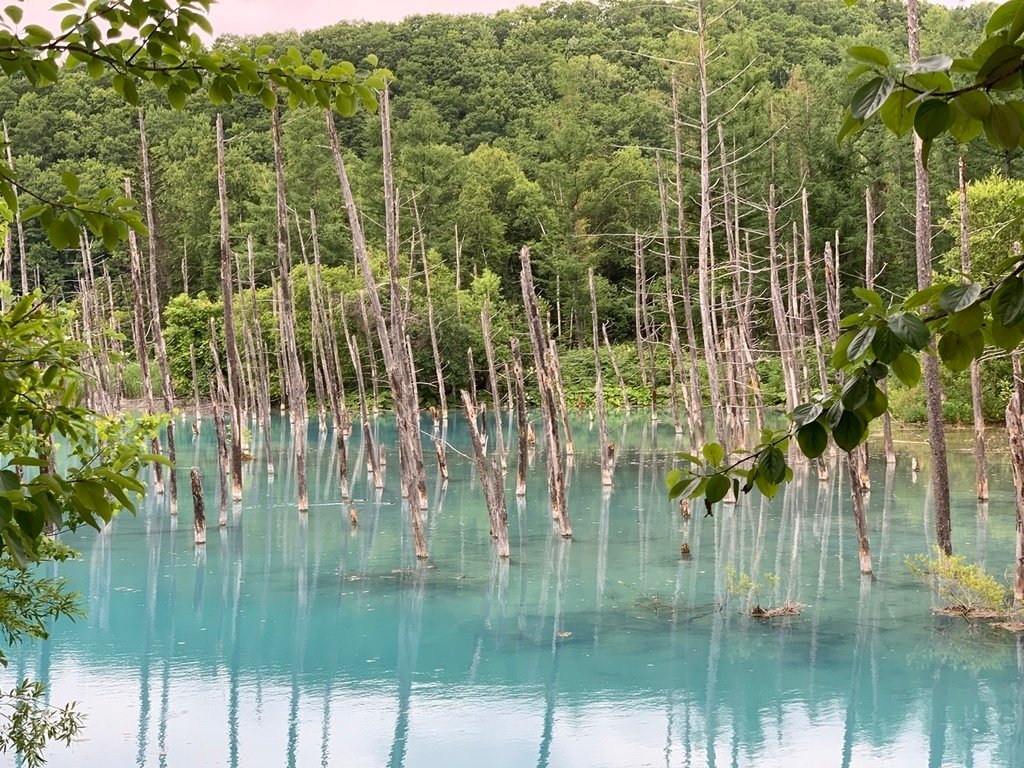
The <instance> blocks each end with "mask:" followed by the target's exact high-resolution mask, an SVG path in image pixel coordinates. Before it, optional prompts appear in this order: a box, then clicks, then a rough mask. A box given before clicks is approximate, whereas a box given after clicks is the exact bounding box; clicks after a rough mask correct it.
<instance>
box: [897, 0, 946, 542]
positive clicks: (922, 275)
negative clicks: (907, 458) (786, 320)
mask: <svg viewBox="0 0 1024 768" xmlns="http://www.w3.org/2000/svg"><path fill="white" fill-rule="evenodd" d="M919 30H920V24H919V22H918V11H917V0H907V31H908V36H909V42H910V61H911V62H912V63H913V62H916V61H917V60H918V58H919V56H920V42H919ZM914 169H915V177H916V180H917V199H916V206H915V211H916V229H915V240H916V243H917V287H918V289H919V290H922V289H924V288H928V287H929V286H930V285H931V284H932V202H931V190H930V179H931V176H930V174H929V172H928V167H927V166H926V165H925V162H924V145H923V143H922V141H921V139H920V137H919V136H917V134H915V135H914ZM924 385H925V392H926V394H927V398H928V444H929V447H930V449H931V455H932V493H933V496H934V498H935V536H936V539H937V540H938V545H939V549H941V550H942V551H943V552H944V553H945V554H947V555H951V554H953V523H952V518H951V516H950V502H949V467H948V464H947V461H946V425H945V420H944V418H943V415H942V381H941V380H940V378H939V363H938V360H937V359H936V357H935V356H933V355H925V356H924Z"/></svg>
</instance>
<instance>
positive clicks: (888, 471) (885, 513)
mask: <svg viewBox="0 0 1024 768" xmlns="http://www.w3.org/2000/svg"><path fill="white" fill-rule="evenodd" d="M895 477H896V464H895V463H886V465H885V485H884V486H883V488H882V533H881V536H880V537H879V542H880V543H879V546H878V567H879V569H881V568H884V567H885V555H886V553H887V552H888V551H889V515H890V513H891V512H892V490H893V489H892V486H893V481H894V480H895Z"/></svg>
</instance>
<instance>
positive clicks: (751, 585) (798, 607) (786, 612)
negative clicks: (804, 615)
mask: <svg viewBox="0 0 1024 768" xmlns="http://www.w3.org/2000/svg"><path fill="white" fill-rule="evenodd" d="M761 579H762V581H758V580H757V579H755V578H754V577H753V576H751V575H750V574H749V573H745V572H743V571H737V570H736V569H735V568H733V567H732V565H731V564H730V565H727V566H726V567H725V590H726V592H728V593H729V594H730V595H735V596H736V597H739V598H740V599H742V600H743V601H744V602H745V603H746V607H745V609H744V611H743V613H746V614H747V615H748V616H753V617H754V618H757V619H774V618H776V617H777V616H799V615H800V612H801V611H802V610H803V609H804V605H803V603H797V602H794V601H792V600H786V601H785V602H784V603H782V604H781V605H778V606H773V605H772V604H771V603H768V604H767V605H761V598H760V595H761V592H762V591H763V590H764V589H765V588H766V587H770V588H773V589H774V588H775V587H777V586H778V585H779V577H778V576H776V575H775V574H774V573H765V574H764V575H763V576H762V577H761Z"/></svg>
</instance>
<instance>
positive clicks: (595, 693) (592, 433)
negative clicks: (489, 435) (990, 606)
mask: <svg viewBox="0 0 1024 768" xmlns="http://www.w3.org/2000/svg"><path fill="white" fill-rule="evenodd" d="M624 418H625V417H624V416H621V415H620V416H618V417H616V418H614V419H613V425H614V428H613V430H612V431H613V435H612V437H613V439H614V440H615V441H616V443H617V447H618V455H619V462H618V466H617V469H616V475H615V488H614V489H613V490H612V491H611V492H610V493H602V489H601V486H600V479H599V470H598V456H597V432H596V428H595V429H593V430H591V429H590V428H589V425H588V422H587V421H586V419H582V420H580V421H577V422H576V425H575V435H574V436H575V439H576V449H577V456H576V461H575V466H574V468H573V469H572V470H571V471H570V472H569V474H568V478H569V483H570V485H569V493H568V496H569V502H570V512H571V515H572V520H573V525H574V528H575V538H574V539H573V540H572V541H571V542H564V541H562V540H561V539H560V538H558V537H557V536H556V535H555V534H554V533H553V532H552V525H551V521H550V519H549V514H548V510H547V506H546V503H545V502H546V494H547V490H546V486H545V472H544V457H543V455H539V456H537V457H536V463H535V466H534V467H533V469H532V470H531V473H530V489H529V495H528V497H527V499H526V503H525V505H524V506H523V507H517V505H516V502H515V500H514V497H513V496H512V495H511V494H509V517H510V532H511V540H512V559H511V562H510V563H509V564H507V565H506V564H502V563H499V562H497V560H496V559H495V558H494V557H493V546H492V543H491V541H490V538H489V534H488V530H489V528H488V522H487V515H486V511H485V508H484V504H483V494H482V492H481V490H480V484H479V481H478V479H477V478H476V477H475V474H474V472H473V471H472V466H471V464H470V462H469V461H468V460H466V459H465V458H463V457H460V456H458V455H456V454H455V453H454V452H450V453H449V463H450V468H451V479H450V481H449V482H448V484H447V487H443V486H441V485H440V484H439V483H438V482H437V480H436V465H435V464H434V463H433V460H432V459H433V453H432V451H431V450H428V452H427V459H428V470H429V471H428V487H429V491H430V496H431V506H430V510H429V513H428V519H427V525H428V534H429V545H430V554H431V557H430V561H429V563H428V564H427V565H425V566H424V565H418V564H417V563H416V561H415V558H414V557H413V554H412V543H411V536H410V533H409V528H408V524H407V521H406V516H405V515H404V514H403V511H402V505H401V503H400V500H399V498H398V496H397V491H396V486H397V483H396V480H397V471H398V470H397V452H396V451H395V450H393V449H389V451H388V462H387V476H386V480H387V487H386V488H385V490H384V491H383V493H382V495H381V496H380V498H379V499H377V500H374V499H373V498H372V496H373V494H372V493H370V494H369V495H370V496H371V498H370V499H369V500H367V498H366V497H367V495H368V493H367V486H366V477H365V471H364V470H362V467H363V464H362V461H361V459H360V456H359V455H360V441H359V440H358V439H357V438H356V437H353V439H352V440H351V441H350V444H349V449H350V466H351V467H360V468H361V469H360V471H359V472H357V473H356V482H355V486H354V489H353V492H354V495H355V497H356V499H357V506H358V508H359V512H360V518H361V525H360V526H359V528H358V530H356V531H352V530H350V528H349V523H348V516H347V511H346V509H345V508H343V507H342V506H341V504H340V503H339V500H338V491H337V484H336V481H335V471H336V470H335V466H336V465H335V457H334V454H333V451H332V449H331V446H332V441H331V439H330V438H329V437H328V438H327V439H326V440H321V439H320V436H319V435H318V433H317V428H316V424H315V423H313V424H312V425H311V426H310V438H311V443H310V472H309V477H310V499H311V508H310V511H309V514H308V516H300V515H299V514H298V513H297V511H296V508H295V504H294V498H295V495H294V476H293V474H292V470H291V469H290V468H289V467H288V466H287V461H286V460H285V457H286V456H288V455H289V446H288V436H287V435H288V430H286V429H283V422H278V426H277V430H278V431H277V434H276V438H277V439H278V442H277V450H278V454H277V457H276V463H277V466H278V474H277V476H276V477H275V478H272V479H268V477H267V476H266V475H265V474H264V472H263V464H262V462H261V461H260V459H261V455H260V445H261V443H260V441H258V440H257V441H255V442H256V443H257V445H256V448H255V452H256V460H255V461H253V462H251V463H250V464H248V465H247V467H246V476H245V481H246V491H245V500H244V502H243V503H242V504H241V505H240V506H238V507H236V508H235V509H234V510H233V511H232V513H231V515H230V522H229V524H228V526H227V527H226V528H224V529H220V530H218V529H217V526H216V516H217V512H216V500H215V499H216V487H215V486H216V483H215V482H214V478H215V471H214V466H215V465H214V462H215V448H214V445H213V428H212V424H210V423H207V424H205V425H204V427H203V430H202V436H201V438H200V439H199V440H198V441H195V442H192V441H191V435H190V434H188V436H187V437H179V443H180V447H179V463H180V464H181V465H182V467H184V468H185V469H184V470H182V471H181V473H180V477H181V478H182V487H183V488H184V487H186V485H185V484H186V482H187V467H188V466H190V465H191V464H193V463H195V464H197V465H198V466H200V467H201V468H202V469H203V472H204V475H205V477H206V478H207V480H206V486H207V507H208V514H209V516H210V518H211V527H210V531H209V541H208V543H207V545H206V546H205V548H203V549H201V550H199V551H196V548H195V547H194V546H193V543H192V523H191V502H190V500H189V499H187V498H184V499H183V500H182V515H181V517H180V519H179V520H177V521H175V520H172V519H171V518H170V517H169V515H168V512H167V506H166V501H165V500H163V499H161V498H156V497H152V498H149V499H148V500H147V501H146V503H145V506H144V507H143V508H142V509H141V510H140V512H139V515H138V516H137V517H136V518H132V517H129V516H123V517H121V518H119V519H117V520H116V521H115V522H114V524H113V525H111V526H110V527H109V528H108V529H107V530H105V531H104V532H103V533H102V534H99V535H97V534H96V533H95V532H89V531H80V532H78V533H77V534H75V535H69V536H67V537H66V540H67V541H68V542H69V543H70V544H72V545H73V546H74V547H76V548H77V549H78V550H79V551H80V552H81V558H80V559H79V560H78V561H76V562H72V563H66V564H64V565H62V566H60V568H59V571H55V572H59V573H60V574H61V575H64V576H67V577H68V578H69V579H70V580H71V582H72V584H73V586H74V587H75V588H76V589H78V590H79V591H80V592H81V594H82V596H83V602H84V604H85V607H86V608H87V610H88V617H87V618H85V619H82V620H80V621H79V622H78V623H70V622H61V623H59V624H58V625H57V626H56V627H55V628H54V631H53V634H52V637H51V639H50V640H48V641H47V642H44V643H38V644H30V645H26V646H23V647H21V648H19V649H15V650H14V652H13V653H12V657H11V667H10V669H8V670H7V671H6V672H4V673H3V674H2V680H3V681H4V682H5V683H9V682H10V681H11V680H13V679H14V677H15V676H18V675H28V676H36V677H38V678H40V679H42V680H44V681H47V682H48V683H49V685H50V686H51V691H52V693H51V700H52V701H53V702H54V703H63V702H65V701H68V700H77V701H79V702H80V706H81V709H82V711H83V712H84V713H85V714H86V715H87V718H88V720H87V723H86V730H85V733H84V738H83V740H82V741H80V742H78V743H77V744H75V745H74V746H73V747H72V748H71V749H70V750H67V749H64V748H63V747H55V748H54V749H53V750H52V751H51V753H50V755H49V757H50V763H49V764H50V765H52V766H56V767H61V766H76V767H78V766H104V768H111V767H117V766H132V765H139V766H154V767H156V766H175V767H176V766H183V767H184V766H243V767H248V766H298V767H299V768H304V767H305V766H391V767H392V768H397V766H406V767H407V768H414V767H415V768H419V767H422V766H432V767H433V766H437V767H443V768H449V767H450V768H460V767H462V766H467V767H468V766H473V767H474V768H476V767H478V766H484V767H485V768H500V767H502V766H509V767H512V766H516V767H518V766H534V765H536V766H552V767H553V768H562V767H563V766H564V767H566V768H577V767H578V768H584V767H585V768H597V767H601V766H609V767H610V766H615V767H616V768H618V767H619V766H623V767H627V766H628V767H633V766H705V765H708V766H758V767H759V768H760V767H762V766H791V765H798V766H799V765H805V766H819V765H822V766H846V765H853V766H882V765H884V766H936V767H937V766H972V765H973V766H1010V765H1024V677H1022V673H1021V671H1020V670H1021V667H1020V666H1019V665H1020V663H1021V661H1020V660H1024V652H1022V651H1019V650H1018V645H1017V639H1016V638H1015V637H1014V636H1013V635H1011V634H1010V633H1008V632H1004V631H1001V630H994V629H991V628H988V627H984V626H980V627H979V626H973V625H971V624H969V623H968V622H965V621H963V620H952V619H945V618H941V617H933V616H932V613H931V609H932V598H931V596H930V595H929V593H928V591H927V590H926V589H925V588H924V587H923V586H922V585H921V584H920V583H919V582H918V581H916V580H915V578H914V577H913V576H912V575H911V574H910V573H909V572H908V570H907V568H906V567H905V565H904V562H903V561H904V556H905V555H907V554H912V553H918V552H927V551H929V550H930V548H931V546H932V543H933V541H934V532H933V522H932V513H931V502H930V500H929V498H928V493H927V488H928V471H927V469H928V468H927V463H926V462H925V458H926V457H927V446H926V445H924V444H923V443H921V442H913V441H910V442H907V443H902V444H900V446H899V447H900V448H901V453H900V462H899V464H898V465H897V466H896V468H895V470H893V471H891V472H890V473H889V474H888V475H887V474H886V468H885V466H884V465H883V464H882V462H880V461H877V460H876V461H873V462H872V478H873V490H872V494H871V502H870V506H869V517H870V539H871V547H872V556H873V560H874V564H875V575H874V577H873V578H871V579H862V578H861V577H860V575H859V573H858V563H857V546H856V538H855V532H854V524H853V518H852V513H851V510H850V497H849V487H848V481H847V478H846V475H845V471H843V472H838V471H835V470H834V471H833V472H832V473H831V475H832V480H830V481H829V482H826V483H819V481H818V479H817V476H816V473H815V472H814V471H810V472H809V471H807V469H804V470H802V471H799V470H798V472H797V476H796V479H795V481H794V483H793V484H792V485H791V486H790V487H788V488H787V489H786V491H785V492H784V493H782V494H780V495H779V496H778V497H777V498H776V499H775V500H774V501H772V502H767V501H765V500H763V499H760V498H753V499H744V500H743V501H741V503H740V504H739V505H737V506H734V507H728V506H724V507H721V508H720V509H718V510H717V511H716V513H715V516H714V517H713V518H705V517H703V516H702V514H700V513H696V514H694V516H693V518H692V519H691V520H690V522H689V523H688V524H687V525H686V530H685V531H684V524H683V522H682V521H681V519H680V516H679V512H678V507H677V506H676V505H675V504H673V503H670V502H669V501H668V500H667V499H666V496H665V487H664V482H663V478H664V475H665V473H666V471H667V470H668V468H669V467H670V466H671V462H672V451H673V448H674V434H673V430H672V428H671V427H670V426H668V425H662V426H661V427H660V428H658V429H657V430H654V429H653V428H652V426H651V425H650V423H649V419H648V418H647V417H646V416H642V417H641V416H637V415H636V414H634V415H633V417H631V418H632V420H631V421H630V422H629V423H627V424H623V419H624ZM424 426H425V427H426V426H427V423H426V422H424ZM377 427H378V431H379V436H380V440H381V442H382V443H383V444H384V445H387V446H392V445H393V440H394V427H393V423H392V422H391V421H390V420H389V419H387V418H384V417H382V418H381V419H380V420H379V421H378V424H377ZM187 433H188V430H187V428H186V427H185V425H184V422H181V428H180V429H179V435H183V434H187ZM448 436H449V440H450V442H451V443H452V445H453V446H454V447H455V448H456V449H458V450H459V451H462V452H464V453H468V452H469V450H470V447H469V446H470V443H469V439H468V434H467V432H466V428H465V423H464V422H463V421H462V420H461V419H457V418H454V417H453V422H452V425H451V428H450V429H449V435H448ZM998 437H999V435H994V439H993V442H996V440H997V439H998ZM911 454H916V455H918V456H919V457H920V458H921V459H922V463H923V464H924V465H925V466H924V469H923V471H922V472H921V475H920V477H919V478H916V481H915V479H914V478H912V477H911V471H910V464H911V462H910V456H911ZM951 464H952V466H953V468H954V471H953V477H952V483H953V487H954V496H955V499H954V523H953V535H954V544H955V547H956V549H957V550H958V552H960V553H961V554H964V555H966V556H968V558H970V559H971V560H975V561H980V562H982V563H984V564H985V565H986V567H988V568H989V570H991V571H992V572H994V573H995V574H997V575H999V576H1000V577H1002V576H1004V575H1006V574H1007V573H1008V569H1009V567H1010V566H1011V565H1012V562H1013V551H1014V543H1013V542H1014V539H1013V514H1014V513H1013V507H1012V500H1011V496H1010V492H1011V483H1010V477H1009V470H1008V467H1007V465H1006V460H1005V457H1004V456H999V455H997V456H995V457H993V466H992V472H991V485H992V489H993V497H992V500H991V502H990V504H989V505H988V507H987V509H983V510H981V511H980V512H979V508H978V504H977V503H976V502H975V501H974V499H973V471H974V469H973V467H974V464H973V458H972V457H971V456H970V455H969V453H966V452H963V451H961V452H958V453H955V454H954V456H953V458H952V461H951ZM510 468H513V472H514V458H513V459H511V460H510ZM512 477H514V474H513V475H512ZM509 486H510V487H511V486H512V482H511V480H510V483H509ZM684 538H685V540H686V541H688V542H689V543H690V546H691V548H692V556H691V558H690V559H688V560H681V559H680V556H679V546H680V543H681V541H683V540H684ZM728 565H732V566H734V567H735V568H736V569H737V570H740V571H748V572H750V571H753V572H755V573H758V574H761V573H764V572H766V571H771V572H773V573H775V574H777V575H778V577H779V583H778V584H777V586H775V587H771V586H769V587H766V590H765V591H764V592H763V593H762V602H763V603H768V602H773V601H774V602H775V603H776V604H777V603H778V602H781V601H783V600H785V599H787V598H788V599H792V600H796V601H799V602H801V603H804V604H805V605H806V608H805V610H804V612H803V614H802V615H801V616H799V617H797V618H788V619H775V620H772V621H764V620H757V619H752V618H750V617H748V616H745V615H742V614H741V613H740V611H741V609H742V607H743V606H742V603H741V602H740V601H739V599H738V598H736V597H733V596H730V595H729V594H728V593H727V592H726V589H725V584H726V569H727V566H728ZM3 759H4V758H2V757H0V761H2V760H3Z"/></svg>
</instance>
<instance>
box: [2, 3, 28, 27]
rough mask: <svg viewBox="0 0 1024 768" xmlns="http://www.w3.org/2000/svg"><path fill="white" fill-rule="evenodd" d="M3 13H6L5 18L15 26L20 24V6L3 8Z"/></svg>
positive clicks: (21, 12) (21, 11)
mask: <svg viewBox="0 0 1024 768" xmlns="http://www.w3.org/2000/svg"><path fill="white" fill-rule="evenodd" d="M4 13H6V14H7V17H8V18H9V19H10V20H11V21H13V22H14V23H15V24H21V17H22V14H23V13H24V11H23V10H22V8H21V6H20V5H8V6H7V7H6V8H4Z"/></svg>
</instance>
